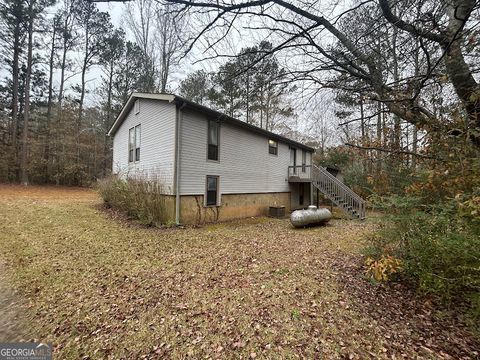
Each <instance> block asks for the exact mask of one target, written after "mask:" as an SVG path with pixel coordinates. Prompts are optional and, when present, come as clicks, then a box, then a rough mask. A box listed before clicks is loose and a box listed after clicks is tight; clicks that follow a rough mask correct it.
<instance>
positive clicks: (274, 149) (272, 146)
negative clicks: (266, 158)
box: [268, 139, 278, 155]
mask: <svg viewBox="0 0 480 360" xmlns="http://www.w3.org/2000/svg"><path fill="white" fill-rule="evenodd" d="M268 153H269V154H272V155H278V142H276V141H275V140H272V139H270V140H268Z"/></svg>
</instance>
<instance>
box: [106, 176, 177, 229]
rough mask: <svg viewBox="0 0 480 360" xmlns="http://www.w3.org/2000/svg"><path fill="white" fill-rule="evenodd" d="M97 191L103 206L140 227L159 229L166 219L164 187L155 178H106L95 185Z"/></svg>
mask: <svg viewBox="0 0 480 360" xmlns="http://www.w3.org/2000/svg"><path fill="white" fill-rule="evenodd" d="M98 190H99V192H100V195H101V197H102V198H103V200H104V201H105V204H107V206H109V207H111V208H113V209H116V210H119V211H122V212H124V213H126V214H127V215H128V216H130V217H132V218H135V219H137V220H139V221H140V222H142V223H143V224H147V225H155V226H160V225H163V224H165V223H166V221H167V220H168V218H167V207H166V195H165V186H164V184H163V182H162V181H161V180H160V179H159V178H158V177H157V178H153V179H149V180H146V179H145V178H141V177H137V178H135V177H128V178H126V179H122V178H120V177H118V176H110V177H107V178H105V179H102V180H100V181H99V182H98Z"/></svg>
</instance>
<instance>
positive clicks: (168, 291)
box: [0, 185, 442, 359]
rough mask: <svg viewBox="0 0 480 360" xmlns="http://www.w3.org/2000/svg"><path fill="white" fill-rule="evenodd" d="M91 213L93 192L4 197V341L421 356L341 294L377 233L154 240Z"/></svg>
mask: <svg viewBox="0 0 480 360" xmlns="http://www.w3.org/2000/svg"><path fill="white" fill-rule="evenodd" d="M100 204H101V202H100V200H99V197H98V196H97V194H96V193H95V192H93V191H88V190H73V189H62V188H59V189H51V188H47V189H45V188H34V187H33V188H28V189H24V188H20V187H14V186H2V185H0V218H1V219H3V220H2V231H1V233H0V246H1V249H2V253H1V255H0V259H1V263H0V264H2V268H3V272H2V274H3V276H2V277H1V278H0V280H1V281H3V283H2V282H0V285H2V284H3V285H2V286H3V287H4V288H6V287H7V286H8V289H9V291H10V293H11V294H13V295H12V296H14V297H15V301H11V302H10V303H9V304H10V305H9V306H8V308H7V309H6V307H5V306H4V309H3V312H5V311H8V312H10V318H11V317H12V311H15V314H14V316H13V317H14V318H15V319H16V322H17V323H18V324H24V325H23V326H21V327H20V329H19V328H18V326H17V327H15V329H14V331H11V332H10V333H8V332H6V333H5V332H4V333H3V334H2V332H0V335H3V336H4V337H5V340H10V341H12V340H33V339H37V340H42V341H48V342H52V343H53V344H54V345H55V357H56V358H66V359H76V358H82V357H85V356H89V357H90V358H142V357H143V358H158V357H161V356H166V357H168V358H175V359H180V358H185V357H187V356H190V357H192V358H232V357H235V358H257V357H259V358H296V357H299V356H300V357H307V358H313V357H324V358H335V357H345V356H346V357H348V356H350V357H352V358H366V357H372V356H373V357H389V356H390V355H391V354H392V353H393V354H395V353H397V355H398V354H400V353H401V352H402V351H404V352H405V354H407V355H411V356H416V355H418V351H419V350H418V349H417V348H414V347H412V348H410V349H409V348H406V347H405V348H404V350H398V351H396V350H390V349H389V348H390V346H389V341H390V340H389V339H387V338H385V336H384V334H385V332H386V331H387V332H388V333H390V332H391V333H392V334H393V333H395V334H396V333H399V332H401V333H410V334H412V332H413V334H414V333H415V331H416V330H415V329H413V330H412V329H411V328H409V326H411V325H409V324H408V323H407V324H404V325H401V324H400V325H397V324H395V323H392V324H391V325H389V328H388V329H387V330H385V329H384V328H382V327H376V325H375V324H376V322H377V321H378V320H376V319H375V317H374V316H373V315H371V314H370V313H369V312H368V311H366V310H365V308H362V306H363V305H362V304H361V303H359V302H358V301H357V298H356V297H355V296H351V294H350V293H349V286H346V284H347V285H348V282H349V281H350V280H349V276H350V275H349V273H344V270H342V269H344V268H349V269H350V268H351V266H350V265H349V264H351V262H352V261H353V262H354V263H355V262H357V263H358V261H357V260H358V255H357V254H358V253H359V252H360V249H361V248H362V247H363V246H364V241H365V238H366V236H367V235H369V234H371V233H372V232H373V231H375V229H376V225H375V223H373V222H372V223H369V222H368V221H367V222H363V223H362V222H355V221H346V220H334V221H332V222H331V224H330V225H328V226H324V227H316V228H308V229H300V230H298V229H293V228H292V227H291V226H290V224H289V223H288V221H286V220H275V219H256V220H255V219H253V220H252V219H247V220H245V221H238V222H229V223H223V224H216V225H208V226H205V227H203V228H186V229H155V228H146V227H143V226H140V225H136V224H134V223H128V222H125V221H123V220H121V219H116V218H113V217H112V216H111V215H108V214H107V213H106V212H104V211H103V210H102V209H101V205H100ZM352 259H353V260H352ZM355 259H357V260H355ZM355 276H356V275H355ZM2 279H3V280H2ZM358 279H360V280H358ZM351 281H352V284H351V285H352V286H353V285H355V284H356V283H357V282H358V281H360V282H359V283H361V284H364V283H365V284H366V285H365V286H370V287H371V285H369V284H368V283H367V282H365V281H363V280H362V278H361V276H360V277H355V278H354V280H351ZM2 286H0V288H2ZM355 286H356V285H355ZM362 286H363V285H362ZM362 291H363V290H362ZM0 310H1V309H0ZM0 315H2V314H1V312H0ZM18 324H17V325H18ZM0 340H2V339H0ZM407 340H408V339H407ZM439 346H442V344H440V345H439ZM402 349H403V348H402ZM390 351H392V352H391V353H390Z"/></svg>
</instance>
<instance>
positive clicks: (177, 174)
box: [175, 102, 186, 225]
mask: <svg viewBox="0 0 480 360" xmlns="http://www.w3.org/2000/svg"><path fill="white" fill-rule="evenodd" d="M185 106H186V104H185V102H182V105H180V106H179V107H178V110H177V134H176V135H177V139H176V143H177V154H176V160H177V161H176V163H175V224H177V225H180V147H181V142H180V140H181V138H182V137H181V130H182V127H181V124H182V109H183V108H185Z"/></svg>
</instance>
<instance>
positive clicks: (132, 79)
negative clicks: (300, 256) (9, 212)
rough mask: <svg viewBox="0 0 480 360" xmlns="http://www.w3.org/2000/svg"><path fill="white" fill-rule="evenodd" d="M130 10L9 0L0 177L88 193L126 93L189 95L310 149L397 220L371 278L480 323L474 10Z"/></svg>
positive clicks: (392, 6)
mask: <svg viewBox="0 0 480 360" xmlns="http://www.w3.org/2000/svg"><path fill="white" fill-rule="evenodd" d="M118 6H119V7H121V8H122V15H121V18H122V19H121V21H122V23H121V26H119V27H116V26H114V21H113V19H112V16H111V15H110V14H109V12H108V11H101V10H99V6H97V5H96V3H95V2H91V1H85V0H63V1H61V0H60V1H59V2H55V1H54V0H1V3H0V42H1V44H2V46H1V49H2V50H1V64H2V65H1V66H2V67H1V69H2V71H1V73H0V74H1V80H0V92H1V97H0V153H1V154H2V155H3V156H2V157H1V159H0V181H3V182H20V183H23V184H28V183H36V184H42V183H45V184H64V185H89V184H91V183H94V182H95V181H96V180H97V179H100V178H102V177H105V176H106V175H108V174H109V172H110V169H111V139H109V138H108V137H107V136H106V132H107V130H108V129H109V127H110V126H111V124H112V123H113V121H114V119H115V117H116V115H117V114H118V112H119V110H120V109H121V106H122V105H123V104H124V103H125V102H126V100H127V99H128V96H129V95H130V94H131V93H132V92H134V91H139V92H172V93H178V94H179V95H181V96H184V97H185V98H188V99H191V100H193V101H195V102H198V103H200V104H204V105H207V106H209V107H212V108H215V109H218V110H221V111H223V112H225V113H226V114H228V115H230V116H233V117H236V118H239V119H241V120H243V121H246V122H248V123H252V124H255V125H257V126H260V127H262V128H265V129H267V130H271V131H274V132H277V133H280V134H282V135H286V136H288V137H291V138H294V139H296V140H300V141H303V142H305V143H308V144H311V145H312V146H314V147H315V148H316V149H317V152H316V157H315V162H316V163H317V164H323V165H331V166H335V167H338V168H340V169H341V170H342V172H343V173H344V176H345V181H346V183H347V184H348V185H349V186H351V187H352V188H353V189H354V190H355V191H356V192H357V193H359V194H361V195H362V196H364V197H365V198H368V200H369V202H370V205H371V207H372V208H373V209H375V210H379V211H385V212H386V213H388V214H389V216H391V217H392V218H391V219H390V220H391V221H390V222H388V225H385V226H384V227H382V229H381V231H380V232H379V233H378V234H377V235H376V236H375V237H374V238H372V246H371V247H369V249H368V250H367V255H368V256H369V257H370V258H371V259H373V260H372V262H371V266H372V267H373V268H374V269H373V270H378V269H380V270H378V271H379V272H380V273H381V274H384V275H385V274H387V273H388V274H389V275H388V276H390V274H394V273H396V271H395V268H396V267H400V265H399V264H400V263H401V264H402V266H401V267H402V268H403V272H402V276H404V277H405V279H406V280H407V281H410V282H412V283H413V284H414V285H415V287H416V288H418V289H419V290H420V291H422V292H424V293H426V294H431V295H433V296H435V297H437V298H439V299H441V300H445V301H446V302H447V303H450V302H452V301H453V300H458V298H460V301H461V303H462V304H467V305H466V307H467V308H468V309H469V310H468V311H470V313H471V314H472V316H473V318H474V319H477V320H478V318H480V252H479V249H480V246H479V245H480V243H479V241H480V240H479V239H480V158H479V155H480V86H479V72H480V67H479V63H480V61H479V60H480V40H479V39H480V28H479V24H480V7H479V4H478V2H476V1H474V0H454V1H442V0H438V1H434V0H405V1H392V0H366V1H359V0H353V1H350V2H348V3H347V4H343V5H341V4H339V3H337V2H334V1H332V2H327V3H325V4H324V3H322V4H320V3H319V2H316V1H304V2H293V1H285V0H251V1H243V2H236V1H229V0H224V1H210V0H205V1H190V0H165V1H154V0H136V1H135V2H129V3H126V4H119V5H118ZM206 63H209V64H210V66H204V65H205V64H206ZM202 66H204V67H202ZM92 79H95V81H93V80H92ZM92 81H93V83H94V86H92V85H91V84H92ZM397 259H400V262H399V261H397ZM392 269H393V270H392ZM382 276H383V275H382ZM382 276H380V277H382ZM385 276H387V275H385ZM477 324H478V322H477Z"/></svg>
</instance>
